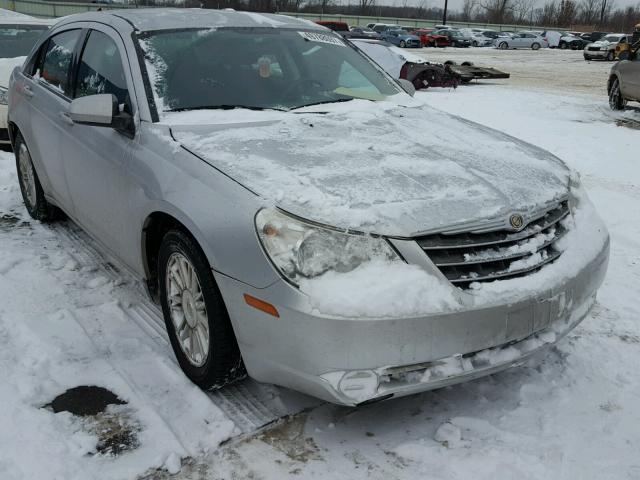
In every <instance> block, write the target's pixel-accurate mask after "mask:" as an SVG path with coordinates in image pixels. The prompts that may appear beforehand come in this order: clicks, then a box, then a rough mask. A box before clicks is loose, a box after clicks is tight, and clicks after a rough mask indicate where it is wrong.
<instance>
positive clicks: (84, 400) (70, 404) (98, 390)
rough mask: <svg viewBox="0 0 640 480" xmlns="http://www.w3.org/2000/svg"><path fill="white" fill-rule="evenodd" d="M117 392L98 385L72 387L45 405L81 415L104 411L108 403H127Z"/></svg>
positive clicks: (56, 411) (54, 409)
mask: <svg viewBox="0 0 640 480" xmlns="http://www.w3.org/2000/svg"><path fill="white" fill-rule="evenodd" d="M126 403H127V402H125V401H123V400H120V399H119V398H118V397H117V395H116V394H114V393H113V392H111V391H109V390H107V389H106V388H102V387H96V386H86V385H83V386H80V387H74V388H70V389H69V390H67V391H66V392H64V393H63V394H61V395H58V396H57V397H56V398H54V399H53V401H52V402H51V403H49V404H47V405H45V407H47V408H50V409H51V410H53V413H60V412H69V413H72V414H73V415H77V416H79V417H86V416H89V415H97V414H99V413H103V412H104V411H105V410H106V409H107V406H108V405H125V404H126Z"/></svg>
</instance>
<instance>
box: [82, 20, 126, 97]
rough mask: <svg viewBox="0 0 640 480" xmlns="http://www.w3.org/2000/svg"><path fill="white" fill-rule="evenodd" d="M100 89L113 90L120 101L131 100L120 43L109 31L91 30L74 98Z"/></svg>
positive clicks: (103, 90) (104, 90) (98, 91)
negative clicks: (106, 33)
mask: <svg viewBox="0 0 640 480" xmlns="http://www.w3.org/2000/svg"><path fill="white" fill-rule="evenodd" d="M100 93H112V94H113V95H115V96H116V98H117V99H118V103H120V104H123V103H124V104H125V105H128V103H129V97H128V91H127V80H126V77H125V75H124V69H123V67H122V59H121V58H120V51H119V50H118V46H117V45H116V44H115V42H114V41H113V40H112V39H111V38H109V36H108V35H105V34H104V33H102V32H99V31H97V30H91V33H90V34H89V39H88V40H87V43H86V45H85V46H84V50H83V51H82V57H81V58H80V65H79V67H78V79H77V82H76V91H75V95H74V98H78V97H86V96H87V95H98V94H100Z"/></svg>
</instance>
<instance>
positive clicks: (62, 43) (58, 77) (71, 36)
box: [36, 30, 81, 96]
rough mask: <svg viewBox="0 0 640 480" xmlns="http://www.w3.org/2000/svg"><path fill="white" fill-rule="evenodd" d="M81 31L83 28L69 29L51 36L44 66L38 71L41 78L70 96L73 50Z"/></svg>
mask: <svg viewBox="0 0 640 480" xmlns="http://www.w3.org/2000/svg"><path fill="white" fill-rule="evenodd" d="M80 33H81V30H69V31H66V32H62V33H59V34H57V35H54V36H53V37H51V38H50V39H49V42H48V43H47V46H46V49H45V52H44V57H43V59H42V66H41V67H38V69H37V71H36V75H39V76H40V78H41V79H43V80H44V81H45V82H47V83H49V84H51V85H52V86H53V87H54V88H56V89H58V90H59V91H60V92H61V93H64V94H65V95H68V96H71V92H70V87H71V65H72V63H73V62H72V60H73V50H74V49H75V47H76V43H77V42H78V39H79V38H80Z"/></svg>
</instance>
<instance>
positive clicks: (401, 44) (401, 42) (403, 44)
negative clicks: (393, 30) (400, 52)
mask: <svg viewBox="0 0 640 480" xmlns="http://www.w3.org/2000/svg"><path fill="white" fill-rule="evenodd" d="M406 46H407V44H406V43H405V41H404V40H400V48H405V47H406Z"/></svg>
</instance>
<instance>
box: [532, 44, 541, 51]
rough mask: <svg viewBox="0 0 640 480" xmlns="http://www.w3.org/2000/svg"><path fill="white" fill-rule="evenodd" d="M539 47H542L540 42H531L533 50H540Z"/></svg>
mask: <svg viewBox="0 0 640 480" xmlns="http://www.w3.org/2000/svg"><path fill="white" fill-rule="evenodd" d="M539 49H540V44H539V43H533V44H531V50H539Z"/></svg>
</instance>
